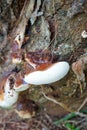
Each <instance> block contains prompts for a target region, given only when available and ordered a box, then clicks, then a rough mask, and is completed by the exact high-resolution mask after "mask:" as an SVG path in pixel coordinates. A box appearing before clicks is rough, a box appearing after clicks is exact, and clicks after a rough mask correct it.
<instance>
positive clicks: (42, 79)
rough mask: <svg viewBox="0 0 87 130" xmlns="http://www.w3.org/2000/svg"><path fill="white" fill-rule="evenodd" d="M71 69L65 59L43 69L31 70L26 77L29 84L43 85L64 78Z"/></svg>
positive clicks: (25, 79)
mask: <svg viewBox="0 0 87 130" xmlns="http://www.w3.org/2000/svg"><path fill="white" fill-rule="evenodd" d="M68 71H69V64H68V63H67V62H65V61H62V62H57V63H54V64H52V65H51V66H49V68H46V69H45V70H41V71H39V70H38V71H34V72H31V73H29V74H27V75H25V77H24V79H23V80H24V81H25V82H26V83H28V84H34V85H41V84H50V83H53V82H56V81H58V80H60V79H62V78H63V77H64V76H65V75H66V74H67V73H68Z"/></svg>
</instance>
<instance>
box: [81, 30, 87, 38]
mask: <svg viewBox="0 0 87 130" xmlns="http://www.w3.org/2000/svg"><path fill="white" fill-rule="evenodd" d="M81 36H82V38H87V31H86V30H83V31H82V33H81Z"/></svg>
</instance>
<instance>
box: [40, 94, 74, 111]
mask: <svg viewBox="0 0 87 130" xmlns="http://www.w3.org/2000/svg"><path fill="white" fill-rule="evenodd" d="M41 93H42V94H43V96H44V97H45V98H46V99H47V100H49V101H52V102H54V103H56V104H58V105H60V106H61V107H62V108H64V109H65V110H67V111H68V112H72V110H70V109H69V108H68V107H67V106H66V105H65V104H64V103H61V102H58V101H56V100H55V99H53V98H50V97H48V96H46V94H45V93H44V92H41Z"/></svg>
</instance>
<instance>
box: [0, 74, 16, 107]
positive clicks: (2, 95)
mask: <svg viewBox="0 0 87 130" xmlns="http://www.w3.org/2000/svg"><path fill="white" fill-rule="evenodd" d="M13 87H14V79H13V78H12V76H11V75H10V76H7V77H4V78H3V79H2V81H1V83H0V107H3V108H8V107H10V106H12V105H13V104H14V103H15V102H16V101H17V99H18V93H17V92H16V91H15V90H14V88H13Z"/></svg>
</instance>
